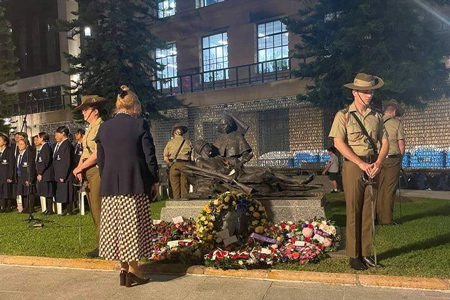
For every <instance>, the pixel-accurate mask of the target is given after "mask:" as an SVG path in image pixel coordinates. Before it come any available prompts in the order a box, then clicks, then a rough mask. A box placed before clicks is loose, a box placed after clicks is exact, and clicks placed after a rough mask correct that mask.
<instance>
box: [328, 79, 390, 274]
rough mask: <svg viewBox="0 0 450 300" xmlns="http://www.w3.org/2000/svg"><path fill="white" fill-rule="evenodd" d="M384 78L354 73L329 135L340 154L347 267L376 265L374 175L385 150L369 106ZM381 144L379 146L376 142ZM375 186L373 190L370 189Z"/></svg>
mask: <svg viewBox="0 0 450 300" xmlns="http://www.w3.org/2000/svg"><path fill="white" fill-rule="evenodd" d="M383 84H384V82H383V80H382V79H381V78H379V77H377V76H372V75H368V74H364V73H358V74H357V75H356V77H355V79H354V80H353V82H352V83H348V84H345V85H344V86H345V87H346V88H349V89H351V90H352V95H353V102H352V104H350V106H349V107H348V108H345V109H343V110H340V111H338V112H337V114H336V116H335V118H334V121H333V125H332V127H331V131H330V134H329V136H330V137H331V138H333V139H334V146H335V147H336V149H337V150H339V152H340V153H341V154H342V155H343V156H344V166H343V169H342V179H343V185H344V194H345V203H346V217H347V224H346V241H345V252H346V255H347V256H348V257H349V263H350V267H351V268H353V269H355V270H365V269H367V268H368V267H377V266H378V265H377V263H376V261H375V260H374V259H373V258H372V257H371V255H372V254H371V253H372V247H373V228H372V227H373V218H372V214H373V213H374V211H373V210H374V209H375V208H374V202H375V201H376V199H375V197H376V195H375V194H376V188H377V182H376V180H377V175H378V174H379V172H380V170H381V165H382V163H383V161H384V159H385V157H386V155H387V153H388V150H389V141H388V136H387V133H386V130H385V129H384V126H383V118H382V115H381V114H380V113H378V112H376V111H375V110H373V109H372V108H371V107H370V102H371V101H372V99H373V94H374V91H375V90H376V89H379V88H381V87H382V86H383ZM379 144H381V148H380V149H378V146H377V145H379ZM374 190H375V193H374Z"/></svg>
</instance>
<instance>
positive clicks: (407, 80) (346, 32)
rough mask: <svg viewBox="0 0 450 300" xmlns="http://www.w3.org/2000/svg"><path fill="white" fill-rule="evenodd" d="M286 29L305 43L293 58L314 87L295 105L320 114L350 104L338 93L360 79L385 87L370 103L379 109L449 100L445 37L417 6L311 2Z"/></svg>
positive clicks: (346, 94) (364, 0)
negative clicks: (375, 79)
mask: <svg viewBox="0 0 450 300" xmlns="http://www.w3.org/2000/svg"><path fill="white" fill-rule="evenodd" d="M434 2H436V3H437V2H439V4H448V3H449V2H450V1H446V0H439V1H438V0H435V1H434ZM287 24H288V30H289V31H290V32H292V33H294V34H298V35H299V36H300V38H301V40H302V42H301V43H300V44H298V45H296V50H295V54H294V56H295V57H297V58H299V59H301V61H302V63H301V64H300V67H299V71H298V73H297V74H298V76H300V77H310V78H312V79H313V81H314V85H313V86H311V87H309V89H308V91H307V93H306V94H305V95H299V96H298V99H299V100H302V101H309V102H311V103H313V104H315V105H317V106H319V107H321V108H323V109H325V111H328V112H333V111H335V110H336V109H338V108H342V107H343V106H344V105H345V104H348V103H350V102H351V100H352V98H351V93H350V91H349V90H347V89H345V88H343V87H342V86H343V84H345V83H348V82H352V81H353V78H354V77H355V74H356V73H358V72H364V73H369V74H373V75H377V76H380V77H381V78H383V79H384V81H385V86H384V87H383V88H382V89H381V90H380V91H377V93H376V96H375V98H376V100H378V105H380V101H381V100H386V99H390V98H394V99H396V100H398V101H399V102H403V103H407V104H420V103H424V102H426V101H428V100H432V99H436V98H439V97H442V95H443V94H445V93H447V92H448V89H447V79H448V72H447V70H446V69H445V67H444V64H443V63H442V59H443V57H444V56H447V55H449V54H450V48H449V43H448V35H444V34H442V33H439V32H438V30H436V28H437V26H436V24H437V22H436V20H435V19H434V18H433V17H432V15H431V14H429V13H428V12H426V11H425V10H423V9H422V8H421V7H420V6H418V5H417V4H416V3H415V2H414V1H409V0H395V1H392V0H377V1H373V0H337V1H336V0H323V1H316V4H315V5H313V6H311V7H309V8H307V9H305V10H301V11H300V12H299V15H298V16H296V18H291V19H289V20H287Z"/></svg>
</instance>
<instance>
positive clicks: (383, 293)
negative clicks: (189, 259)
mask: <svg viewBox="0 0 450 300" xmlns="http://www.w3.org/2000/svg"><path fill="white" fill-rule="evenodd" d="M88 298H90V299H96V300H98V299H171V300H172V299H173V300H176V299H201V300H208V299H214V300H219V299H239V300H241V299H242V300H244V299H283V300H285V299H327V300H330V299H352V300H353V299H434V300H438V299H450V292H439V291H424V290H411V289H391V288H372V287H370V288H369V287H355V286H341V285H325V284H312V283H296V282H281V281H267V280H252V279H239V278H217V277H206V276H193V275H190V276H189V275H188V276H181V277H176V276H153V277H152V281H151V282H150V283H149V284H147V285H143V286H138V287H133V288H125V287H120V286H119V284H118V273H117V272H109V271H87V270H72V269H54V268H38V267H18V266H5V265H0V299H2V300H6V299H33V300H34V299H88Z"/></svg>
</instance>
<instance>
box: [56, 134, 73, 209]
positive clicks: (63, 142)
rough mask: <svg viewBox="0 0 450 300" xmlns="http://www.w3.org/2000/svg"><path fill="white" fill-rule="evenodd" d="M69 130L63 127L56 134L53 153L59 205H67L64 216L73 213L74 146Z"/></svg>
mask: <svg viewBox="0 0 450 300" xmlns="http://www.w3.org/2000/svg"><path fill="white" fill-rule="evenodd" d="M68 136H69V128H67V127H66V126H61V127H58V128H57V129H56V132H55V140H56V146H55V152H54V153H53V168H54V172H55V181H56V195H55V200H56V202H57V203H65V204H66V208H65V211H64V212H63V215H64V214H66V213H67V214H72V213H73V198H74V197H73V175H72V165H73V146H72V144H71V143H70V142H69V140H68Z"/></svg>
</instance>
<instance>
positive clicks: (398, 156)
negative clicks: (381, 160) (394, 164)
mask: <svg viewBox="0 0 450 300" xmlns="http://www.w3.org/2000/svg"><path fill="white" fill-rule="evenodd" d="M400 157H402V155H401V154H389V155H388V156H386V158H400Z"/></svg>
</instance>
